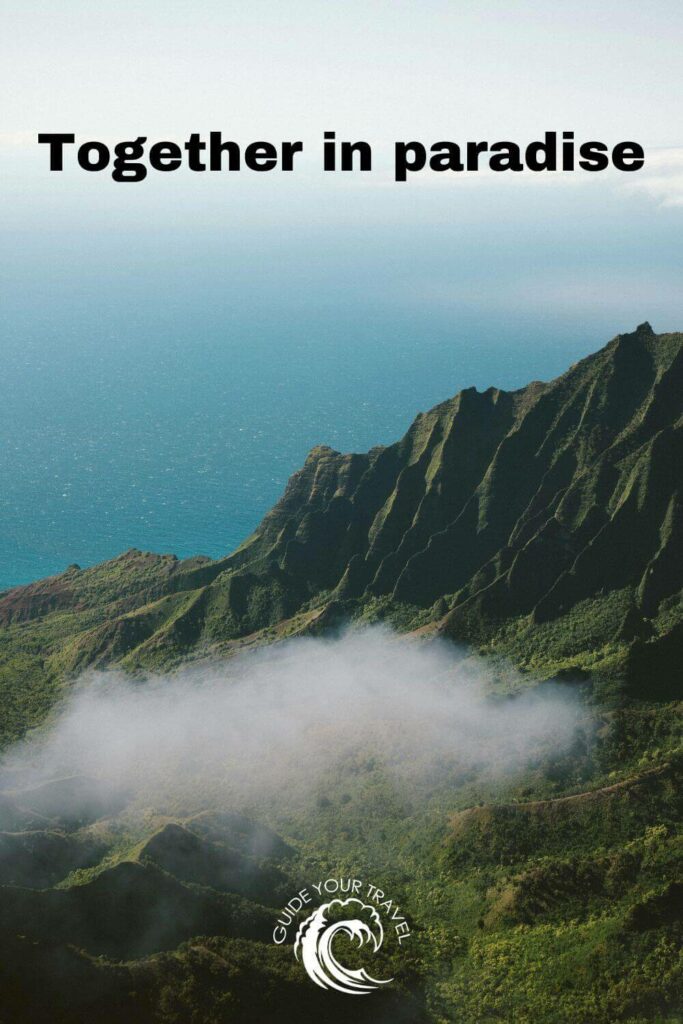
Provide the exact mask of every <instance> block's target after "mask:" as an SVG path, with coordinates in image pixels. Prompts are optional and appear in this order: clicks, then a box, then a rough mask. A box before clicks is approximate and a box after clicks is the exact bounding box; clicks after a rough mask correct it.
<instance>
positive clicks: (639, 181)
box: [623, 147, 683, 206]
mask: <svg viewBox="0 0 683 1024" xmlns="http://www.w3.org/2000/svg"><path fill="white" fill-rule="evenodd" d="M623 188H624V189H625V190H626V191H628V192H630V193H631V194H636V195H646V196H648V197H649V198H651V199H654V200H655V202H656V203H657V204H658V205H659V206H683V147H676V148H674V147H672V148H670V149H655V150H651V151H648V152H646V159H645V166H644V168H643V170H642V171H639V172H638V174H637V175H636V176H634V178H633V180H632V181H629V182H628V184H625V185H624V186H623Z"/></svg>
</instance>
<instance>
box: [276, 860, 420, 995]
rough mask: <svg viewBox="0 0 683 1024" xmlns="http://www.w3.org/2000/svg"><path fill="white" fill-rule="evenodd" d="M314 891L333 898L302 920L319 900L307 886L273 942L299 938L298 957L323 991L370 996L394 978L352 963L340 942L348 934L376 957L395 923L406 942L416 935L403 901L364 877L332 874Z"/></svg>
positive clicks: (278, 926) (279, 922) (290, 907)
mask: <svg viewBox="0 0 683 1024" xmlns="http://www.w3.org/2000/svg"><path fill="white" fill-rule="evenodd" d="M311 889H312V890H313V891H314V893H317V895H318V897H327V896H332V897H333V898H332V899H328V900H326V901H325V902H323V903H320V904H318V906H316V908H315V909H314V910H313V911H311V912H308V916H307V917H305V919H304V920H303V921H301V922H300V923H299V918H300V916H301V914H302V912H304V911H306V910H307V907H308V906H309V905H312V904H313V903H314V896H313V895H312V894H311V892H310V890H309V889H301V890H300V891H299V892H298V893H297V894H296V896H293V897H292V899H291V900H289V902H288V903H287V904H286V905H285V907H284V908H283V910H282V913H281V914H280V916H279V917H278V919H277V924H276V926H275V930H274V931H273V942H275V943H276V945H278V946H279V945H282V943H284V942H286V941H287V939H288V938H290V940H292V939H293V941H294V956H295V957H296V959H297V960H298V961H299V962H300V963H301V964H302V965H303V967H304V968H305V970H306V973H307V974H308V976H309V978H310V979H311V981H313V982H315V984H316V985H318V986H319V987H320V988H323V989H334V990H335V991H337V992H342V993H343V994H344V995H350V996H365V995H369V994H370V993H371V992H374V991H375V990H376V989H378V988H381V987H382V986H383V985H388V984H389V983H390V982H391V981H393V978H375V977H373V976H372V975H371V974H370V973H369V972H368V970H367V969H366V968H365V967H359V968H355V969H353V968H350V967H346V966H345V965H344V964H342V963H340V961H339V956H338V954H335V951H334V945H335V940H336V939H337V938H338V937H339V936H345V937H346V938H347V939H349V940H350V941H351V942H352V943H353V944H354V945H357V948H358V949H359V950H362V949H364V950H365V951H366V952H367V954H368V955H370V956H374V954H376V953H378V952H379V950H380V948H381V946H382V943H383V942H384V938H385V927H387V928H389V927H390V928H391V929H392V930H393V932H394V933H395V936H396V940H397V943H398V945H399V946H400V945H401V943H402V942H403V941H404V940H405V939H407V938H408V937H409V936H410V925H409V924H408V921H407V920H406V917H405V915H404V914H402V913H401V910H400V907H399V906H398V904H396V903H395V902H394V901H393V900H391V899H389V898H388V897H386V896H385V893H384V892H383V891H382V890H381V889H378V888H377V886H375V885H364V883H363V882H362V881H361V880H360V879H358V878H327V879H325V881H324V882H319V883H317V884H313V885H312V886H311ZM383 922H384V923H383ZM297 926H298V927H297Z"/></svg>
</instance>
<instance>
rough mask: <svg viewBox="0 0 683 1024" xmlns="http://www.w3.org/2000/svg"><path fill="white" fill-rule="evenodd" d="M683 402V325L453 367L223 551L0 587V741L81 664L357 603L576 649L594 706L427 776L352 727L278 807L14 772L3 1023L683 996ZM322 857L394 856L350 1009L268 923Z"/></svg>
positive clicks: (195, 642)
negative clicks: (500, 763) (406, 774)
mask: <svg viewBox="0 0 683 1024" xmlns="http://www.w3.org/2000/svg"><path fill="white" fill-rule="evenodd" d="M682 398H683V335H681V334H670V335H661V336H656V335H654V334H653V332H652V331H651V329H650V328H649V326H648V325H646V324H645V325H641V327H639V328H638V329H637V330H636V331H635V332H634V333H632V334H628V335H622V336H619V337H618V338H615V339H614V340H613V341H612V342H610V343H609V344H608V345H607V346H606V347H605V348H604V349H603V350H602V351H600V352H598V353H596V354H595V355H593V356H591V357H589V358H588V359H585V360H583V361H581V362H580V363H578V364H576V365H575V366H574V367H572V368H571V369H570V370H569V371H568V372H567V373H566V374H564V375H563V376H562V377H560V378H558V379H557V380H556V381H553V382H551V383H549V384H542V383H538V382H536V383H533V384H530V385H529V386H528V387H526V388H523V389H522V390H520V391H517V392H514V393H512V394H507V393H505V392H501V391H497V390H495V389H490V390H489V391H486V392H484V393H483V394H479V393H478V392H477V391H476V390H475V389H469V390H467V391H463V392H461V393H460V394H459V395H457V396H456V397H455V398H453V399H452V400H450V401H448V402H445V403H443V404H442V405H440V406H437V407H436V408H435V409H433V410H431V411H430V412H428V413H425V414H421V415H420V416H418V418H417V419H416V421H415V423H414V424H413V425H412V427H411V428H410V430H409V431H408V433H407V434H406V436H405V437H404V438H403V439H401V440H400V441H399V442H397V443H396V444H395V445H392V446H390V447H387V448H376V449H373V450H372V451H370V452H369V453H367V454H365V455H341V454H339V453H337V452H334V451H332V450H331V449H329V448H323V447H320V448H316V449H314V450H313V451H312V452H311V453H310V455H309V457H308V459H307V460H306V463H305V465H304V466H303V468H302V469H301V470H300V471H299V472H298V473H296V474H295V475H294V476H293V477H292V479H291V480H290V482H289V484H288V486H287V488H286V491H285V493H284V495H283V497H282V498H281V500H280V501H279V502H278V504H277V505H276V506H275V508H274V509H273V510H272V511H271V512H270V513H269V514H268V515H267V516H266V518H265V519H264V521H263V523H262V524H261V525H260V526H259V528H258V529H257V530H256V532H255V533H254V534H253V536H252V537H250V538H249V539H248V540H247V541H246V542H245V543H244V544H243V545H242V546H241V547H240V548H239V549H238V550H237V551H236V552H234V553H233V554H232V555H230V556H228V557H226V558H224V559H221V560H219V561H210V560H208V559H201V558H197V559H188V560H185V561H179V560H177V559H175V558H174V557H173V556H168V555H164V556H159V555H152V554H146V553H142V552H139V551H129V552H126V553H125V554H123V555H121V556H120V557H118V558H116V559H114V560H112V561H110V562H107V563H104V564H103V565H100V566H95V567H94V568H91V569H86V570H81V569H79V568H78V567H77V566H71V567H70V568H69V569H67V571H66V572H65V573H63V574H61V575H60V576H57V577H54V578H51V579H48V580H43V581H39V582H37V583H34V584H32V585H30V586H27V587H20V588H17V589H15V590H12V591H8V592H6V593H5V594H2V595H0V626H1V628H0V701H1V702H2V703H1V706H2V710H3V714H2V719H1V721H0V742H2V744H3V745H5V746H6V745H8V744H9V743H11V742H12V741H14V740H17V739H20V738H22V737H24V736H26V735H27V734H30V733H31V731H35V730H40V729H42V728H44V727H45V725H46V724H49V720H50V715H51V713H52V712H53V711H54V709H55V708H56V707H58V706H59V704H60V701H61V700H62V699H63V698H64V697H65V696H66V695H68V694H69V692H70V689H71V686H72V684H73V682H74V680H75V679H76V678H77V677H80V676H81V675H82V673H83V672H84V671H85V670H87V669H90V668H111V667H114V666H116V667H118V668H122V669H124V670H125V671H126V672H128V673H129V674H132V675H139V676H141V677H142V676H144V674H145V673H147V672H150V671H155V670H159V669H164V670H173V669H174V668H175V667H177V666H179V665H185V664H187V663H188V662H196V663H200V662H201V661H202V660H204V659H209V658H211V659H213V658H216V657H230V656H231V655H233V654H235V653H238V652H241V651H244V650H248V649H250V648H252V647H258V646H260V645H263V644H270V643H274V642H277V641H278V640H280V639H282V638H284V637H288V636H296V635H302V634H306V633H309V634H312V633H317V632H324V631H326V630H332V629H334V628H336V627H337V626H338V625H340V624H341V623H345V622H349V621H352V622H356V623H367V622H378V621H379V622H387V623H389V624H391V625H392V626H393V627H394V628H395V629H398V630H400V631H401V632H406V633H410V634H412V635H413V636H415V637H416V638H422V639H424V640H426V641H429V639H430V638H432V637H437V636H445V637H447V638H450V639H453V640H456V641H458V642H459V643H461V644H462V645H463V646H467V647H469V648H470V649H474V650H475V651H477V652H480V653H481V654H484V655H486V656H487V658H488V659H490V664H491V665H492V666H493V669H494V672H493V674H494V676H496V677H497V680H498V683H499V686H498V690H499V693H500V692H501V691H502V692H506V691H509V685H508V676H509V674H510V665H511V664H512V665H513V666H515V668H516V669H517V670H518V671H519V673H520V674H521V675H519V676H517V677H516V685H519V680H520V679H521V680H522V683H523V685H524V686H528V687H536V686H539V684H540V683H542V681H544V680H547V679H550V678H552V677H558V678H560V679H562V680H563V681H564V682H565V683H566V685H567V686H569V687H571V688H573V690H574V691H575V692H576V694H577V695H578V699H579V700H580V701H581V702H582V707H583V709H584V711H585V727H584V728H583V730H582V731H581V732H580V733H579V734H578V735H577V737H576V740H575V742H574V744H573V746H572V747H571V748H570V749H569V750H564V751H556V750H553V749H552V748H551V747H550V745H547V746H546V748H545V749H543V750H542V751H541V752H539V753H538V755H537V756H536V757H535V758H534V760H533V763H530V764H529V765H527V767H526V768H525V769H524V770H523V771H520V772H518V773H517V774H515V775H509V776H505V777H501V776H500V775H497V774H496V772H495V771H494V770H493V768H492V767H491V766H490V765H487V764H486V763H485V762H484V761H482V763H481V764H476V765H474V766H472V767H470V768H468V769H467V770H462V769H459V768H458V767H457V766H449V765H444V766H443V770H442V771H441V772H440V774H438V776H436V775H435V776H434V778H431V779H429V780H427V782H424V781H423V782H421V783H420V785H419V786H417V785H416V786H415V787H414V789H413V790H412V795H411V796H410V797H408V796H406V794H405V793H404V792H403V791H402V790H401V787H400V786H399V785H398V784H397V782H396V779H395V778H394V777H393V776H392V774H391V772H390V771H389V770H388V768H387V766H383V765H382V764H380V763H378V762H377V761H376V760H375V759H374V758H373V757H372V755H371V752H368V753H367V756H366V754H365V753H364V752H362V751H360V752H357V753H356V754H355V756H354V757H353V758H350V759H349V760H348V762H347V763H345V764H344V765H342V766H341V768H340V769H339V770H335V771H334V772H330V773H329V774H328V775H325V776H324V777H322V778H321V779H320V780H319V782H318V784H317V789H316V791H315V793H314V794H313V798H312V799H311V800H309V801H298V802H297V801H295V800H294V799H292V801H291V802H290V804H289V805H285V804H284V803H283V802H282V801H277V800H272V801H270V802H269V801H268V800H261V801H260V802H259V801H258V800H254V801H253V803H252V805H251V806H249V807H245V808H235V807H223V806H220V804H219V803H216V798H215V795H214V794H213V793H208V792H207V793H206V794H204V796H203V799H201V800H199V801H198V802H197V804H196V806H195V805H193V806H189V805H187V804H186V802H185V803H184V802H183V801H184V799H185V798H184V797H183V798H182V799H181V797H180V796H179V797H178V806H176V807H171V808H169V807H164V808H159V807H155V806H151V805H149V804H145V803H144V802H140V801H138V802H137V803H136V802H135V801H134V800H130V799H129V797H128V796H127V794H125V793H119V792H108V793H106V794H104V795H103V794H102V792H101V791H99V790H98V789H97V787H96V786H95V785H94V784H92V783H91V782H90V781H89V780H87V779H59V780H57V781H55V782H54V783H50V784H47V785H46V786H43V787H35V788H33V789H27V788H22V787H21V786H20V785H13V784H12V781H11V780H10V782H9V783H8V784H7V786H6V791H5V792H4V793H2V794H0V1024H23V1022H24V1021H27V1022H28V1021H31V1022H46V1024H47V1022H48V1021H49V1022H50V1024H91V1022H92V1021H93V1020H101V1021H104V1022H111V1024H119V1022H123V1021H127V1022H128V1021H131V1022H138V1021H139V1022H145V1024H148V1022H156V1024H186V1022H187V1024H190V1022H191V1024H213V1022H216V1024H218V1022H219V1021H220V1022H223V1021H236V1022H245V1024H251V1022H252V1021H253V1022H254V1024H267V1022H270V1021H273V1022H274V1021H285V1022H286V1021H301V1022H303V1021H309V1020H310V1021H329V1022H332V1024H333V1022H337V1021H339V1022H342V1021H347V1020H348V1019H349V1013H350V1012H351V1013H352V1014H353V1017H354V1019H355V1018H357V1019H358V1020H359V1021H361V1022H362V1021H364V1020H368V1021H370V1020H373V1021H375V1020H376V1021H381V1020H396V1021H406V1022H421V1021H424V1022H425V1024H427V1022H431V1024H446V1022H449V1024H450V1022H451V1021H456V1020H457V1021H460V1022H462V1024H481V1022H484V1021H492V1022H493V1021H509V1022H511V1024H527V1022H528V1024H616V1022H622V1024H643V1022H646V1021H647V1022H650V1021H651V1022H656V1021H659V1022H661V1024H675V1022H678V1024H680V1022H681V1021H683V974H682V972H681V966H682V964H681V954H680V950H681V947H682V946H683V943H682V942H681V940H682V938H683V924H682V920H681V917H682V910H683V908H682V903H683V880H682V879H681V862H682V858H681V836H680V818H681V815H680V811H681V807H680V777H681V764H682V756H683V755H682V752H681V739H680V710H681V704H680V699H681V688H680V672H681V669H680V665H681V659H682V655H683V607H682V604H681V584H682V582H683V581H682V579H681V567H682V566H683V516H682V515H681V493H683V492H682V489H681V484H682V482H683V480H682V476H683V444H682V443H681V438H682V437H683V432H682V428H683V402H682ZM57 807H58V808H59V810H57V809H56V808H57ZM328 874H334V875H345V874H348V875H352V876H362V877H366V878H369V879H372V880H373V881H374V880H377V881H378V882H381V884H383V885H384V886H385V887H386V890H387V891H388V892H391V893H392V895H395V897H396V898H397V899H398V900H399V901H400V902H401V906H402V908H403V909H404V911H405V912H406V913H407V915H408V916H409V918H410V920H411V923H412V926H413V936H412V937H411V942H410V943H407V944H406V945H405V946H404V947H402V948H401V949H400V951H398V950H396V949H395V948H391V947H390V946H389V944H388V943H387V947H386V949H384V950H383V952H382V954H381V956H380V957H379V958H378V962H377V963H375V962H373V965H372V966H373V969H374V970H376V972H377V974H378V976H383V973H384V974H385V975H386V976H393V977H395V978H396V981H395V983H394V984H393V985H392V986H390V988H388V989H387V990H386V991H383V992H382V993H377V994H373V995H372V996H371V997H370V998H369V999H367V1000H366V999H362V1000H353V1001H352V1002H353V1004H354V1005H353V1006H352V1007H351V1010H350V1009H349V1006H348V1003H349V999H348V998H344V997H336V996H334V995H331V994H330V993H324V992H321V991H319V990H318V989H316V987H315V986H314V985H312V984H311V982H310V981H309V980H308V979H307V978H306V976H305V974H304V972H303V970H302V968H301V967H300V965H299V964H298V963H297V962H296V960H295V959H294V957H293V955H292V949H291V945H289V944H288V945H286V946H284V947H276V946H274V945H273V943H272V942H271V941H270V935H271V933H272V926H273V921H274V918H275V916H276V915H277V913H278V911H279V909H280V908H281V907H282V906H283V905H284V902H285V901H286V899H287V898H288V897H289V896H290V895H292V894H293V893H294V892H296V891H297V888H298V887H300V886H301V885H302V884H306V883H307V882H310V881H311V879H317V878H321V877H326V876H327V875H328ZM357 1003H361V1004H362V1005H360V1006H358V1005H357Z"/></svg>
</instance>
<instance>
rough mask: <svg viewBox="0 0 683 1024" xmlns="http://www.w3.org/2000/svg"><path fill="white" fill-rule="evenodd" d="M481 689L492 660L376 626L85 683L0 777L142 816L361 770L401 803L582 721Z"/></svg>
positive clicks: (524, 698) (306, 789)
mask: <svg viewBox="0 0 683 1024" xmlns="http://www.w3.org/2000/svg"><path fill="white" fill-rule="evenodd" d="M499 671H500V668H498V669H496V672H499ZM504 674H505V676H506V683H507V685H508V687H509V686H510V685H511V686H512V688H513V689H514V688H516V687H519V686H520V684H521V677H519V676H517V675H516V674H515V673H514V671H513V670H511V669H504ZM493 678H494V669H493V667H492V666H491V665H489V664H488V663H486V662H484V661H479V660H473V659H469V658H465V657H464V656H463V654H462V652H460V651H458V650H457V649H456V648H455V647H453V646H452V645H447V644H446V643H442V642H432V643H429V644H424V643H422V644H420V643H417V642H415V641H412V642H411V641H408V640H405V639H400V638H398V637H396V636H395V635H394V634H392V633H390V632H388V631H387V630H384V629H380V628H377V627H376V628H372V629H366V630H363V631H360V632H359V631H356V632H348V633H346V634H345V635H343V636H342V637H341V638H337V639H305V640H295V641H291V642H289V643H286V644H283V645H278V646H275V647H273V648H270V649H268V650H264V651H260V652H256V653H255V654H251V655H247V656H244V657H242V658H240V659H235V660H233V661H229V662H225V663H222V664H215V665H212V666H210V667H204V668H194V669H185V670H182V671H180V672H178V673H176V674H174V675H167V676H156V677H153V678H151V679H148V680H147V681H145V682H140V681H136V680H132V679H130V678H126V677H125V676H124V675H121V674H114V673H95V674H92V675H88V676H86V677H84V678H83V679H82V680H81V681H80V683H79V685H78V687H77V688H76V690H75V692H74V693H73V694H72V696H71V697H70V698H69V699H68V701H67V702H66V704H65V706H64V707H63V709H62V711H61V713H60V714H59V716H58V717H57V718H56V720H55V722H54V723H53V725H52V726H51V728H50V729H48V730H47V731H46V732H45V733H44V734H43V735H42V736H40V737H37V738H34V739H32V740H30V741H28V742H25V743H22V744H20V745H19V746H18V747H15V748H14V749H13V750H12V751H10V752H9V754H8V755H7V757H6V758H5V762H4V766H3V770H4V772H5V779H6V780H7V779H10V780H11V783H10V784H11V785H12V786H13V787H15V788H16V786H17V785H18V781H19V782H20V784H21V785H22V786H26V785H29V784H30V785H35V784H37V783H40V782H43V781H45V780H47V779H52V778H56V777H60V776H61V777H62V778H63V777H65V776H69V775H73V774H82V775H85V776H88V777H90V778H94V779H97V780H99V781H100V782H101V783H102V784H103V785H105V786H106V787H116V788H124V789H126V790H127V791H129V792H131V793H132V794H133V795H134V798H136V799H138V800H139V801H141V802H142V804H143V805H146V806H155V807H156V808H157V809H161V808H162V807H164V806H168V807H174V806H178V802H184V804H183V805H184V806H201V805H206V802H207V801H209V802H213V803H215V804H216V805H221V806H224V807H228V806H230V807H244V806H246V804H248V803H249V802H251V801H254V800H261V799H264V798H267V799H268V800H271V799H272V800H275V801H276V802H279V803H282V802H283V801H284V803H285V805H286V806H292V805H294V804H296V803H297V802H298V801H299V800H301V799H303V800H304V801H308V800H310V798H311V797H312V796H313V795H314V794H315V792H316V787H318V788H320V787H323V788H324V786H325V785H326V784H327V783H329V781H330V779H332V778H334V779H338V778H339V777H340V774H345V773H346V774H348V775H349V777H353V776H354V774H355V775H357V773H358V771H359V770H360V767H359V766H363V765H365V766H366V767H367V765H368V764H370V765H374V766H375V767H376V768H377V770H379V771H381V772H382V773H383V774H384V776H385V777H386V778H388V779H390V780H393V783H394V784H395V785H396V787H397V788H398V789H403V790H404V791H406V792H410V791H413V792H415V791H417V790H420V791H422V790H423V789H424V787H425V785H426V786H428V787H429V786H431V785H433V784H434V783H435V781H438V780H440V781H443V780H444V779H445V778H446V777H452V776H453V775H458V774H459V773H462V771H463V770H472V769H473V768H474V769H476V770H477V771H479V770H482V771H487V772H492V773H495V774H499V773H501V772H502V773H507V772H512V771H517V770H519V769H520V768H522V767H523V766H525V765H527V764H529V763H530V761H533V760H535V759H537V758H539V757H541V756H544V755H547V754H548V753H553V754H556V753H557V752H558V751H562V750H563V749H566V748H567V746H568V744H569V743H570V742H571V740H572V738H573V737H574V735H575V730H576V728H577V722H578V719H579V717H580V713H581V712H580V706H579V704H578V702H577V701H576V699H575V697H574V696H573V695H572V694H571V692H570V690H569V689H568V688H567V687H566V686H564V687H561V686H557V687H556V688H553V687H551V688H549V689H547V688H545V687H544V688H542V691H541V692H538V691H537V692H533V691H531V692H529V691H527V692H521V693H520V694H519V695H518V696H516V697H515V698H512V697H501V696H499V697H498V698H493V697H492V696H491V688H492V681H493ZM325 780H327V783H326V781H325ZM7 785H8V783H7V781H5V787H7Z"/></svg>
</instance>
